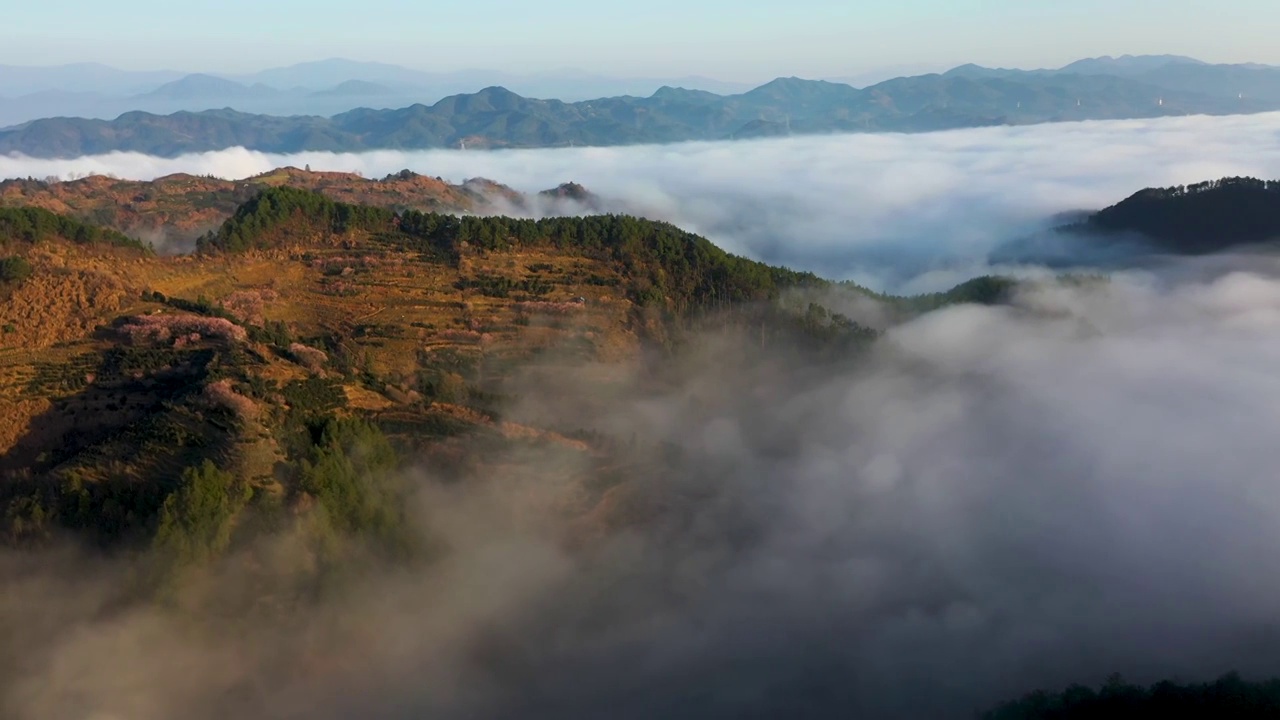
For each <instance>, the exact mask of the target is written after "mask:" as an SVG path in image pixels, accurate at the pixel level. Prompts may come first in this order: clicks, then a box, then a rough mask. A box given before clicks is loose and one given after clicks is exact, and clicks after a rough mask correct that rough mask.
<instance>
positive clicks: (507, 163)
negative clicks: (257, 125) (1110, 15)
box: [0, 113, 1280, 291]
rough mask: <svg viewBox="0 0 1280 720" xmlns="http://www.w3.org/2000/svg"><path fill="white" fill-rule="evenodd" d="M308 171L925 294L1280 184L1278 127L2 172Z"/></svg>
mask: <svg viewBox="0 0 1280 720" xmlns="http://www.w3.org/2000/svg"><path fill="white" fill-rule="evenodd" d="M308 164H309V165H310V166H311V167H312V168H315V169H318V170H319V169H323V170H336V171H360V172H362V173H363V174H364V175H365V176H367V177H381V176H383V175H386V174H388V173H392V172H396V171H399V170H401V169H403V168H409V169H411V170H414V171H416V172H420V173H423V174H428V175H433V176H435V175H440V176H443V177H445V178H447V179H450V180H453V181H455V182H458V181H461V180H463V179H466V178H470V177H476V176H483V177H488V178H491V179H494V180H497V181H499V182H503V183H506V184H509V185H512V186H514V187H515V188H517V189H519V190H523V191H527V192H534V191H538V190H543V189H546V188H549V187H554V186H555V185H557V184H559V183H561V182H565V181H568V180H573V181H577V182H580V183H582V184H583V185H585V186H586V187H588V188H589V189H590V190H592V191H593V192H595V193H597V194H600V195H602V196H605V197H607V198H612V199H614V201H615V203H614V206H613V207H614V208H616V209H618V210H624V211H630V212H636V213H640V214H644V215H646V216H649V217H654V218H657V219H664V220H669V221H672V222H674V223H676V224H678V225H680V226H681V227H684V228H686V229H688V230H691V231H693V232H697V233H700V234H704V235H706V236H708V237H709V238H710V239H712V240H713V241H715V242H716V243H717V244H719V245H721V246H723V247H725V248H726V249H728V250H730V251H732V252H737V253H741V254H745V255H749V256H751V257H755V258H757V259H761V260H765V261H768V262H774V263H786V264H789V265H793V266H796V267H799V268H802V269H809V270H814V271H817V272H820V273H822V274H823V275H826V276H828V277H835V278H842V279H843V278H849V279H857V280H861V281H864V282H867V283H870V284H872V285H875V286H877V288H878V289H887V290H896V291H901V290H907V291H914V290H936V289H939V288H940V286H942V285H944V284H946V283H948V282H951V281H953V280H956V279H957V278H959V279H963V278H964V277H965V276H967V275H972V274H973V273H975V272H981V271H983V270H985V267H984V266H982V265H981V264H975V262H976V261H975V260H974V258H978V257H981V256H983V254H984V253H985V252H986V251H988V250H990V249H991V248H993V247H995V246H996V245H997V244H998V243H999V242H1000V241H1003V240H1008V239H1010V238H1011V237H1013V236H1016V235H1018V234H1020V233H1023V232H1026V231H1028V230H1030V229H1033V228H1036V227H1038V226H1040V225H1041V224H1042V223H1043V222H1044V220H1045V218H1046V217H1048V216H1050V215H1052V214H1053V213H1057V212H1062V211H1066V210H1075V209H1081V208H1084V209H1097V208H1100V207H1104V206H1106V205H1109V204H1112V203H1114V202H1116V201H1118V200H1120V199H1121V198H1123V197H1126V196H1128V195H1129V194H1130V193H1132V192H1134V191H1135V190H1138V189H1141V188H1143V187H1147V186H1153V185H1173V184H1184V183H1190V182H1199V181H1201V180H1206V179H1211V178H1217V177H1222V176H1227V175H1253V176H1261V177H1280V114H1276V113H1270V114H1260V115H1244V116H1232V117H1204V116H1196V117H1183V118H1165V119H1155V120H1123V121H1102V122H1083V123H1058V124H1044V125H1032V126H1025V127H996V128H981V129H974V130H959V131H954V132H942V133H929V134H916V135H898V134H871V135H836V136H807V137H795V138H786V139H778V140H759V141H748V142H731V143H685V144H676V145H660V146H637V147H617V148H576V149H567V150H565V149H561V150H512V151H494V152H483V151H481V152H475V151H468V152H459V151H453V150H435V151H420V152H404V151H378V152H368V153H360V154H332V153H301V154H297V155H268V154H263V153H257V152H250V151H246V150H243V149H232V150H225V151H221V152H213V153H204V154H199V155H187V156H183V157H179V158H174V159H163V158H154V157H147V156H143V155H136V154H125V153H116V154H111V155H103V156H94V157H85V158H78V159H74V160H35V159H30V158H21V157H18V158H15V157H0V177H26V176H34V177H44V176H48V175H56V176H60V177H70V176H73V175H81V174H87V173H110V174H114V175H117V176H119V177H124V178H137V179H149V178H153V177H157V176H160V175H164V174H168V173H173V172H189V173H195V174H213V175H217V176H220V177H227V178H242V177H246V176H249V175H253V174H256V173H261V172H265V171H267V170H270V169H272V168H275V167H279V166H282V165H295V166H298V167H301V166H303V165H308ZM928 272H934V273H935V274H934V275H932V276H929V277H927V278H926V280H925V281H923V282H916V283H913V282H912V281H913V280H915V279H916V278H918V277H919V276H921V275H922V274H925V273H928Z"/></svg>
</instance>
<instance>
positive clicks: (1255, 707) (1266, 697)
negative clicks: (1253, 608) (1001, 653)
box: [982, 673, 1280, 720]
mask: <svg viewBox="0 0 1280 720" xmlns="http://www.w3.org/2000/svg"><path fill="white" fill-rule="evenodd" d="M1174 717H1178V718H1189V719H1190V720H1218V718H1231V719H1232V720H1253V719H1254V718H1258V719H1261V718H1274V717H1280V679H1276V680H1267V681H1265V682H1248V681H1245V680H1243V679H1241V677H1240V676H1239V675H1237V674H1235V673H1232V674H1229V675H1225V676H1223V677H1222V678H1219V679H1218V680H1217V681H1215V682H1212V683H1200V684H1179V683H1174V682H1170V681H1164V682H1160V683H1157V684H1155V685H1152V686H1151V687H1142V686H1139V685H1133V684H1130V683H1126V682H1124V681H1123V680H1122V679H1121V678H1120V677H1119V676H1113V677H1112V678H1111V679H1110V680H1108V681H1107V683H1106V684H1105V685H1103V686H1102V688H1100V689H1098V690H1093V689H1092V688H1088V687H1084V686H1082V685H1073V686H1071V687H1069V688H1067V689H1066V690H1064V691H1063V692H1060V693H1049V692H1044V691H1039V692H1034V693H1031V694H1030V695H1027V696H1026V697H1023V698H1022V699H1020V700H1015V701H1013V702H1010V703H1006V704H1004V705H1002V706H1000V707H998V708H996V709H994V710H991V711H990V712H987V713H986V714H984V715H983V716H982V718H983V720H1076V719H1077V718H1079V719H1080V720H1086V719H1087V720H1130V719H1131V718H1174Z"/></svg>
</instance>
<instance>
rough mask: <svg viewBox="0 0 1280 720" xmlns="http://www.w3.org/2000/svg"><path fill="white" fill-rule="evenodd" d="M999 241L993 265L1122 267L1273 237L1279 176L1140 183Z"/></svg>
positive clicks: (1278, 235)
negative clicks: (1097, 206) (1101, 203)
mask: <svg viewBox="0 0 1280 720" xmlns="http://www.w3.org/2000/svg"><path fill="white" fill-rule="evenodd" d="M1065 219H1067V220H1069V221H1068V222H1064V223H1061V224H1058V225H1057V226H1055V227H1053V228H1051V229H1049V230H1047V231H1045V232H1042V233H1038V234H1036V235H1033V236H1030V237H1025V238H1019V239H1017V240H1014V241H1012V242H1009V243H1006V244H1004V245H1003V246H1001V247H1000V248H998V249H997V250H996V251H994V252H993V253H992V255H991V258H990V260H991V262H993V263H1036V264H1043V265H1049V266H1055V267H1066V266H1072V265H1080V264H1093V265H1114V266H1129V265H1132V264H1134V263H1135V261H1139V260H1143V259H1145V258H1146V257H1148V256H1150V255H1151V254H1153V253H1154V254H1168V255H1204V254H1208V253H1215V252H1222V251H1226V250H1230V249H1232V248H1236V247H1239V246H1245V245H1257V244H1260V243H1268V242H1274V241H1280V181H1275V180H1258V179H1256V178H1247V177H1230V178H1222V179H1220V180H1211V181H1206V182H1202V183H1196V184H1193V185H1179V186H1175V187H1168V188H1146V189H1144V190H1140V191H1138V192H1136V193H1134V194H1133V195H1131V196H1129V197H1128V198H1125V199H1124V200H1121V201H1120V202H1118V203H1116V204H1115V205H1111V206H1109V207H1107V208H1104V209H1102V210H1099V211H1096V212H1081V213H1071V214H1069V215H1068V216H1067V217H1066V218H1065Z"/></svg>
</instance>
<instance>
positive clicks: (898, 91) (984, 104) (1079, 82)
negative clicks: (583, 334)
mask: <svg viewBox="0 0 1280 720" xmlns="http://www.w3.org/2000/svg"><path fill="white" fill-rule="evenodd" d="M1277 82H1278V85H1277V95H1276V97H1275V98H1274V99H1268V98H1263V97H1259V98H1255V97H1252V96H1250V97H1248V98H1245V97H1243V96H1241V97H1233V98H1228V97H1223V96H1220V95H1219V96H1215V95H1209V94H1205V93H1204V92H1201V91H1199V90H1194V89H1193V90H1176V89H1164V88H1160V87H1157V86H1154V85H1151V84H1149V83H1144V82H1142V81H1140V80H1135V79H1132V78H1124V77H1118V76H1112V75H1098V76H1088V75H1076V74H1062V75H1049V76H1044V77H1040V76H1035V77H1034V78H1033V79H1032V80H1028V79H1026V78H1021V79H1020V78H1017V77H1003V76H1001V77H985V76H969V75H965V74H960V75H951V76H948V75H945V74H933V75H924V76H917V77H910V78H897V79H894V80H888V81H885V82H883V83H879V84H877V85H874V86H871V87H868V88H865V89H857V88H853V87H852V86H849V85H844V84H840V83H832V82H828V81H822V80H804V79H800V78H796V77H788V78H778V79H775V80H773V81H770V82H769V83H766V84H764V85H761V86H760V87H757V88H754V89H752V90H750V91H747V92H744V93H740V94H737V95H714V94H710V93H702V92H696V91H684V92H677V91H675V89H673V88H660V89H659V90H658V91H656V92H654V93H653V94H652V95H650V96H648V97H634V96H626V95H624V96H617V97H608V98H597V99H594V100H584V101H580V102H564V101H561V100H555V99H548V100H543V99H536V98H527V97H524V96H521V95H519V94H517V93H514V92H512V91H510V90H508V89H506V88H504V87H501V86H489V87H486V88H484V89H482V90H480V91H478V92H475V93H462V94H455V95H450V96H448V97H445V98H443V99H441V100H439V101H437V102H435V103H433V104H431V105H427V104H423V103H416V104H413V105H410V106H407V107H402V108H396V109H386V110H377V109H372V108H359V109H356V110H351V111H347V112H343V113H339V114H336V115H333V116H330V117H322V116H291V117H280V116H272V115H255V114H250V113H243V112H238V111H234V110H231V109H230V108H226V109H223V110H216V111H215V110H206V111H201V112H190V111H183V112H178V113H174V114H172V115H155V114H151V113H142V112H132V113H126V114H125V115H122V116H120V117H118V118H116V119H115V120H92V119H83V118H50V119H44V120H37V121H33V122H31V123H26V124H24V125H22V126H19V127H14V128H9V129H7V130H0V153H9V154H21V155H26V156H30V157H76V156H79V155H85V154H96V153H103V152H110V151H115V150H120V151H132V152H142V153H147V154H153V155H162V156H173V155H177V154H182V153H186V152H204V151H212V150H221V149H226V148H230V147H245V148H248V149H251V150H259V151H263V152H278V153H291V152H302V151H341V152H356V151H361V150H375V149H405V150H407V149H429V148H447V147H460V146H461V144H462V143H463V142H465V143H466V144H467V146H468V147H472V148H476V149H480V148H498V147H513V148H516V147H519V148H533V147H561V146H567V145H598V146H607V145H630V144H645V143H669V142H682V141H691V140H724V139H735V138H745V137H758V136H761V135H779V134H819V133H838V132H870V131H899V132H925V131H931V130H949V129H956V128H964V127H982V126H988V125H1002V124H1030V123H1039V122H1057V121H1069V120H1086V119H1119V118H1144V117H1160V116H1174V115H1184V114H1191V113H1199V114H1235V113H1240V112H1260V111H1265V110H1274V109H1280V75H1278V76H1277Z"/></svg>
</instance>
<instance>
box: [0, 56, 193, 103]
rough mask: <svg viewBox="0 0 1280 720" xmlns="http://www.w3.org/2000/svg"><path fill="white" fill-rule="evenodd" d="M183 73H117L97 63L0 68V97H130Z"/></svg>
mask: <svg viewBox="0 0 1280 720" xmlns="http://www.w3.org/2000/svg"><path fill="white" fill-rule="evenodd" d="M183 74H184V73H180V72H175V71H171V70H160V71H144V72H138V71H132V70H119V69H117V68H113V67H110V66H107V65H102V64H100V63H75V64H71V65H57V66H43V67H42V66H24V65H0V96H10V97H12V96H18V95H28V94H33V93H41V92H48V91H62V92H93V93H100V94H104V95H117V94H118V95H132V94H135V93H142V92H147V91H149V90H153V89H155V88H156V87H157V86H159V85H161V84H163V83H167V82H171V81H173V80H177V79H178V78H180V77H182V76H183Z"/></svg>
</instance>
